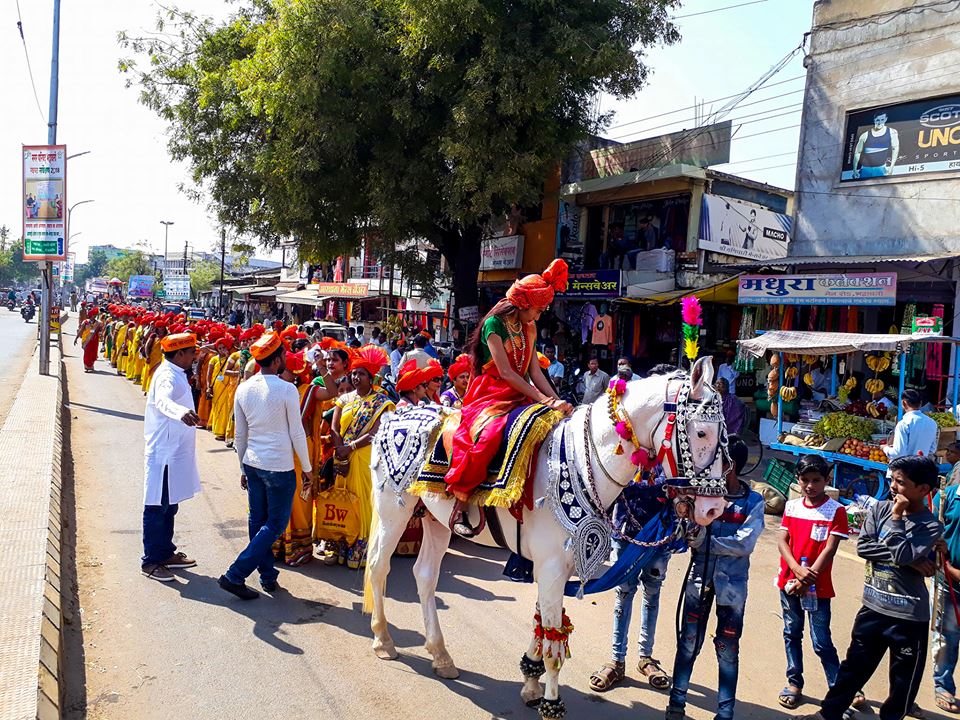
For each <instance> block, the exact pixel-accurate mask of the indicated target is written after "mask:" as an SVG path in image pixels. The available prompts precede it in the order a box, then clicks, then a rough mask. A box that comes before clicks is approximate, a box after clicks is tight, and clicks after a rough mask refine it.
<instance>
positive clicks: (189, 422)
mask: <svg viewBox="0 0 960 720" xmlns="http://www.w3.org/2000/svg"><path fill="white" fill-rule="evenodd" d="M160 346H161V348H162V349H163V353H164V360H163V362H161V363H160V367H158V368H157V370H156V373H155V374H154V376H153V380H152V381H151V383H150V391H149V392H148V393H147V407H146V410H145V411H144V416H143V439H144V463H143V480H144V483H143V485H144V488H143V558H142V559H141V571H142V572H143V575H144V576H145V577H148V578H150V579H151V580H159V581H161V582H170V581H171V580H173V579H174V576H173V573H171V572H170V571H171V569H181V568H189V567H193V566H195V565H196V564H197V563H196V561H194V560H191V559H190V558H188V557H187V556H186V555H185V554H184V553H182V552H177V546H176V545H174V544H173V519H174V517H175V516H176V514H177V508H178V506H179V503H181V502H183V501H184V500H189V499H190V498H192V497H193V496H194V495H196V494H197V493H198V492H200V472H199V471H198V470H197V456H196V430H195V427H196V426H197V425H198V424H199V423H200V418H199V416H198V415H197V413H196V411H195V408H194V405H193V393H192V392H191V390H190V383H189V381H188V380H187V369H188V368H190V366H191V365H192V364H193V360H194V356H195V355H196V348H197V339H196V337H195V336H193V335H191V334H189V333H178V334H174V335H167V336H166V337H165V338H163V340H161V341H160Z"/></svg>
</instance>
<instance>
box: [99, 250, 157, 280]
mask: <svg viewBox="0 0 960 720" xmlns="http://www.w3.org/2000/svg"><path fill="white" fill-rule="evenodd" d="M104 274H106V275H109V276H110V277H117V278H119V279H120V280H123V282H127V281H128V280H129V279H130V276H131V275H153V266H152V265H151V264H150V258H149V257H148V256H147V255H146V254H145V253H144V252H142V251H140V250H127V251H126V252H124V253H123V254H121V255H117V257H115V258H111V259H110V260H109V262H107V265H106V267H105V268H104Z"/></svg>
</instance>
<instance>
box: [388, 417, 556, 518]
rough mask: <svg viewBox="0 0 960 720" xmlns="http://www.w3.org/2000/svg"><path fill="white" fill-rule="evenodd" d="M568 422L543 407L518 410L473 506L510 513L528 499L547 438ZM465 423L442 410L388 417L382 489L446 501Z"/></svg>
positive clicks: (478, 490)
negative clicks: (452, 463)
mask: <svg viewBox="0 0 960 720" xmlns="http://www.w3.org/2000/svg"><path fill="white" fill-rule="evenodd" d="M562 418H563V415H562V414H561V413H559V412H557V411H556V410H553V409H551V408H549V407H547V406H546V405H540V404H534V405H528V406H526V407H522V408H517V409H516V410H514V411H512V412H511V413H510V414H509V417H508V418H507V422H506V424H505V426H504V430H503V435H502V437H501V440H500V448H499V450H498V451H497V454H496V456H495V457H494V460H493V462H492V463H491V464H490V467H489V468H488V470H487V480H486V481H485V482H483V483H481V484H480V486H479V487H478V488H477V490H476V492H474V494H473V495H472V496H471V498H470V502H471V503H472V504H475V505H490V506H495V507H504V508H509V507H512V506H514V505H516V504H517V503H518V502H519V501H520V500H521V499H522V498H523V497H524V489H525V487H526V483H527V479H528V478H529V477H531V475H532V473H531V467H532V465H533V463H534V462H535V461H536V459H537V456H538V454H539V451H540V447H541V445H542V444H543V441H544V439H545V438H546V437H547V434H548V433H549V432H550V431H551V430H552V429H553V428H554V427H555V426H556V425H557V423H559V422H560V420H561V419H562ZM459 424H460V411H459V410H451V409H449V408H444V407H440V406H437V405H430V406H426V407H412V408H408V409H405V410H400V411H398V412H396V413H394V414H393V415H391V416H390V417H389V418H387V419H386V420H385V421H384V422H383V423H381V427H380V432H379V433H378V434H377V438H376V440H375V442H374V455H373V458H372V464H373V465H374V466H375V467H378V468H379V472H378V476H379V478H380V480H379V481H380V483H381V485H380V488H379V489H381V490H382V489H383V488H384V487H385V486H386V485H387V483H389V484H390V487H391V489H392V490H393V491H394V492H395V493H396V494H397V496H398V499H399V502H401V503H402V502H403V498H402V496H403V493H404V492H409V493H411V494H413V495H416V496H418V497H423V496H424V495H432V494H433V495H443V496H446V495H447V484H446V482H445V480H444V476H445V475H446V474H447V470H449V469H450V454H451V453H450V449H451V447H452V441H453V434H454V432H455V431H456V429H457V426H458V425H459Z"/></svg>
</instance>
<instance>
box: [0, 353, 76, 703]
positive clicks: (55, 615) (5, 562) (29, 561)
mask: <svg viewBox="0 0 960 720" xmlns="http://www.w3.org/2000/svg"><path fill="white" fill-rule="evenodd" d="M37 366H38V362H37V355H36V352H35V353H34V355H33V358H32V360H31V362H30V365H29V367H28V369H27V372H26V375H25V376H24V378H23V384H22V385H21V386H20V388H19V391H18V392H16V399H15V400H14V402H13V405H12V406H11V408H10V412H9V414H8V415H7V418H6V421H5V422H4V424H3V427H2V429H0V485H2V487H3V492H0V617H2V618H3V623H2V624H0V720H33V719H34V718H41V719H42V720H47V718H51V719H53V718H58V717H59V704H60V702H59V695H60V692H59V682H58V665H59V657H58V655H59V650H60V638H61V631H60V627H61V618H62V616H61V610H60V488H61V485H60V469H61V468H60V461H61V450H62V446H63V438H62V431H61V423H60V421H61V414H60V413H61V393H62V389H61V374H62V363H61V356H60V351H59V348H57V347H55V346H54V347H51V349H50V370H51V373H52V375H50V376H41V375H40V374H39V372H38V368H37Z"/></svg>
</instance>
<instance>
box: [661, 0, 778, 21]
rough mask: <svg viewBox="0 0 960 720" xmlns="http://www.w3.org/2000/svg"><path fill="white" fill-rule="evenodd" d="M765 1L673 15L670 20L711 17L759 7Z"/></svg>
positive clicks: (760, 0)
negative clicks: (750, 6)
mask: <svg viewBox="0 0 960 720" xmlns="http://www.w3.org/2000/svg"><path fill="white" fill-rule="evenodd" d="M765 2H767V0H750V1H749V2H742V3H739V4H737V5H727V6H725V7H718V8H714V9H713V10H701V11H700V12H694V13H687V14H686V15H674V16H673V17H672V18H670V19H671V20H682V19H683V18H692V17H697V16H698V15H711V14H713V13H718V12H723V11H724V10H733V9H735V8H742V7H746V6H747V5H759V4H760V3H765Z"/></svg>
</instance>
